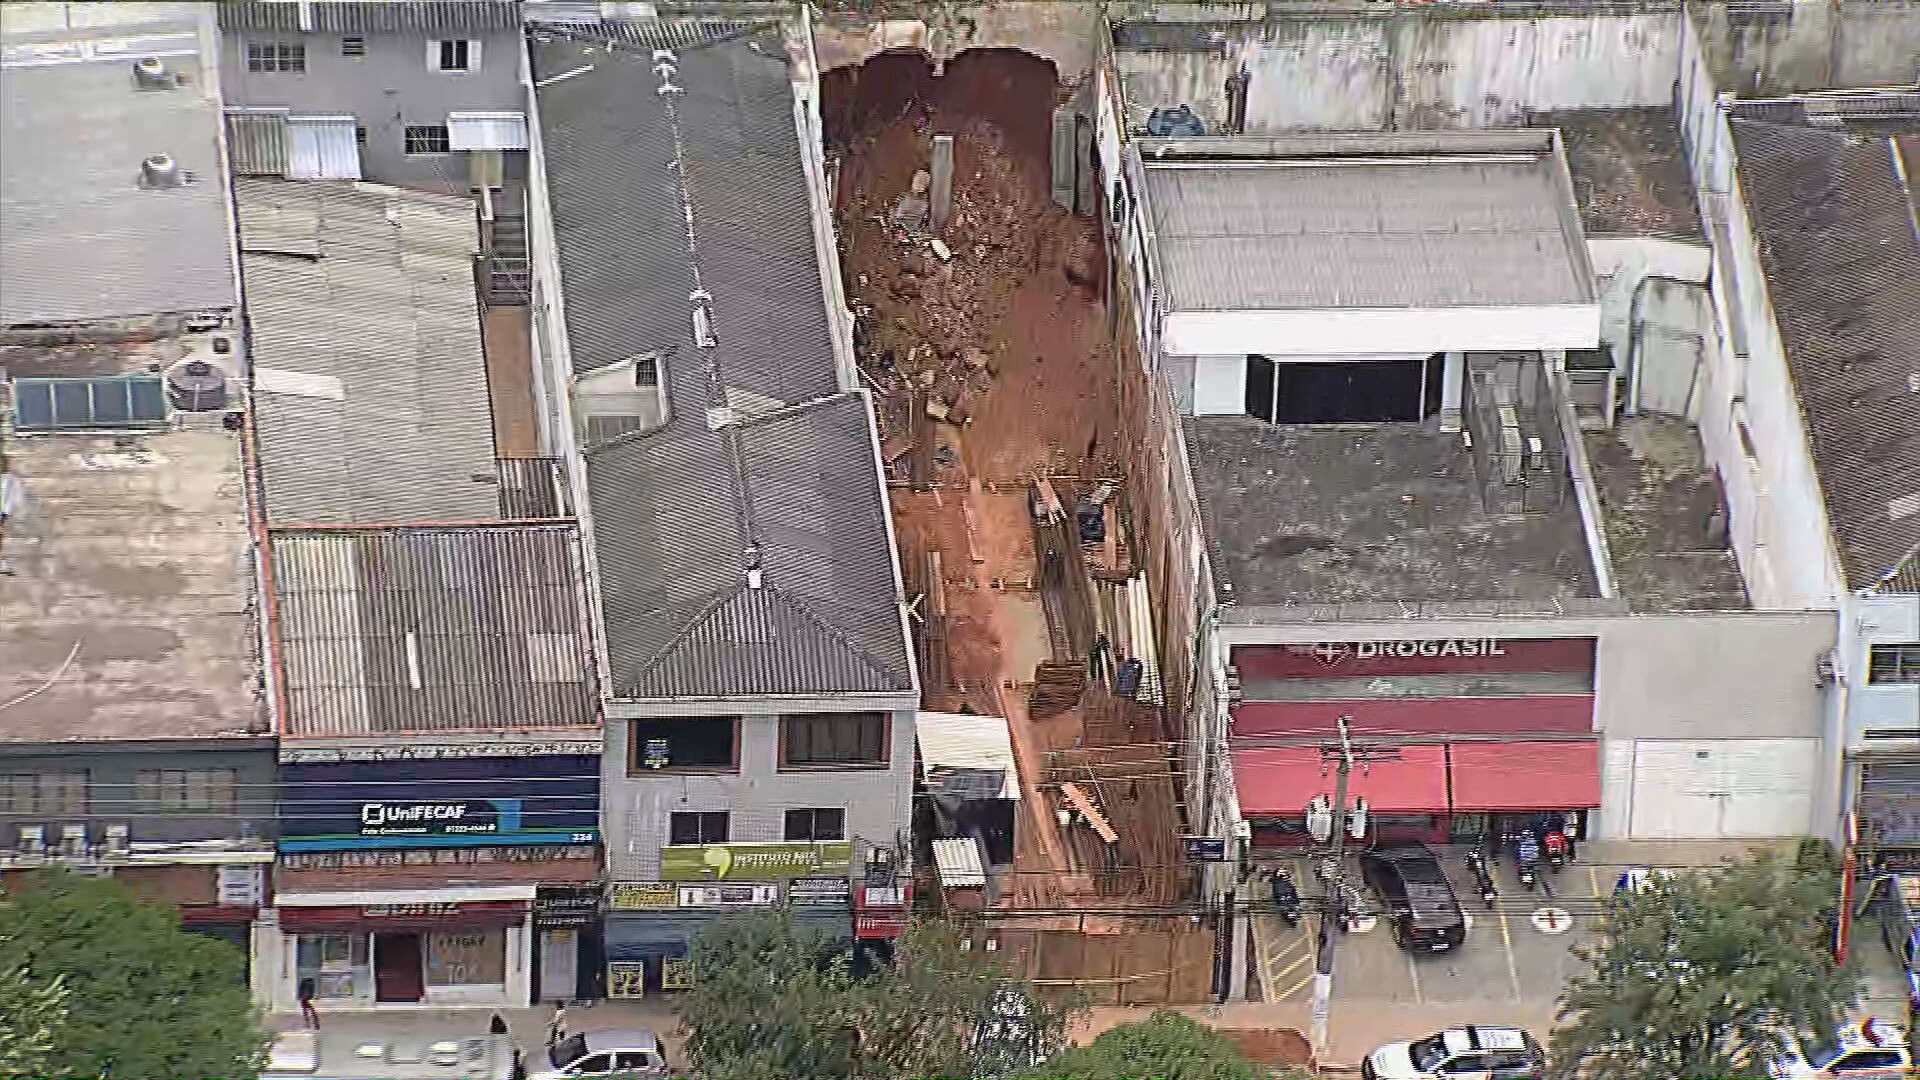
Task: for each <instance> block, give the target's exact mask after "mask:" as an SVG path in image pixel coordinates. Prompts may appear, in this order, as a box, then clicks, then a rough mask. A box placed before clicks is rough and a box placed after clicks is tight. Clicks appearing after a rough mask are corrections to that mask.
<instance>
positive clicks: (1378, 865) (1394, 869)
mask: <svg viewBox="0 0 1920 1080" xmlns="http://www.w3.org/2000/svg"><path fill="white" fill-rule="evenodd" d="M1360 876H1361V878H1362V879H1363V880H1365V881H1366V883H1367V887H1368V888H1371V889H1372V890H1373V891H1374V894H1375V895H1377V896H1379V897H1380V904H1381V906H1382V907H1384V908H1385V909H1386V919H1387V921H1388V922H1389V924H1391V926H1392V929H1393V940H1394V941H1395V942H1397V943H1398V944H1399V945H1400V947H1401V948H1403V949H1407V950H1410V951H1418V952H1443V951H1445V950H1447V949H1451V948H1453V947H1454V946H1456V945H1458V944H1460V943H1461V942H1463V941H1465V940H1466V939H1467V920H1466V916H1465V915H1463V914H1462V913H1461V911H1460V901H1459V899H1458V898H1456V897H1455V896H1454V895H1453V886H1452V885H1449V884H1448V883H1447V875H1446V872H1445V871H1443V870H1442V869H1441V868H1440V859H1439V857H1438V856H1436V855H1435V854H1434V853H1433V852H1431V851H1429V850H1427V847H1426V845H1424V844H1408V845H1404V846H1400V847H1387V848H1375V849H1373V850H1371V851H1367V852H1363V853H1362V854H1361V856H1360Z"/></svg>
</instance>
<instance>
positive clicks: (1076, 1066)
mask: <svg viewBox="0 0 1920 1080" xmlns="http://www.w3.org/2000/svg"><path fill="white" fill-rule="evenodd" d="M1030 1075H1031V1077H1032V1080H1043V1078H1058V1080H1135V1078H1137V1077H1153V1078H1154V1080H1257V1078H1260V1077H1264V1076H1266V1075H1268V1072H1267V1070H1266V1069H1265V1068H1264V1067H1262V1066H1259V1065H1255V1064H1254V1063H1253V1062H1251V1061H1248V1060H1247V1058H1246V1056H1245V1055H1243V1054H1241V1053H1240V1049H1239V1048H1238V1047H1236V1046H1234V1045H1233V1043H1232V1042H1231V1041H1229V1040H1228V1039H1227V1037H1226V1036H1225V1035H1222V1034H1220V1032H1218V1031H1216V1030H1215V1029H1213V1028H1211V1027H1208V1026H1207V1025H1205V1024H1202V1023H1200V1022H1199V1021H1197V1020H1194V1019H1193V1018H1192V1017H1189V1016H1187V1015H1185V1014H1183V1013H1177V1012H1174V1011H1172V1010H1171V1009H1162V1010H1160V1011H1159V1012H1156V1013H1154V1014H1153V1015H1152V1016H1150V1017H1148V1018H1147V1019H1145V1020H1142V1021H1140V1022H1139V1023H1135V1024H1121V1025H1119V1026H1118V1027H1114V1028H1111V1029H1109V1030H1107V1031H1104V1032H1102V1033H1101V1034H1100V1035H1099V1036H1098V1037H1097V1038H1095V1039H1094V1040H1093V1041H1092V1042H1090V1043H1088V1044H1087V1045H1085V1046H1076V1047H1074V1048H1073V1049H1071V1050H1068V1051H1066V1052H1065V1053H1062V1054H1060V1055H1059V1056H1057V1057H1055V1058H1054V1059H1053V1060H1052V1061H1049V1062H1047V1063H1046V1065H1044V1066H1042V1067H1041V1068H1038V1069H1034V1070H1032V1072H1031V1074H1030Z"/></svg>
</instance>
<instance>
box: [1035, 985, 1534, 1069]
mask: <svg viewBox="0 0 1920 1080" xmlns="http://www.w3.org/2000/svg"><path fill="white" fill-rule="evenodd" d="M1489 1008H1491V1006H1487V1005H1438V1004H1431V1005H1394V1004H1387V1003H1381V1002H1370V1001H1348V1002H1345V1003H1342V1002H1341V1000H1340V992H1339V988H1338V986H1337V985H1336V987H1335V989H1334V999H1333V1017H1332V1021H1331V1022H1330V1023H1329V1024H1328V1031H1327V1034H1328V1040H1327V1041H1328V1048H1327V1053H1326V1055H1325V1056H1324V1060H1325V1061H1326V1062H1328V1063H1331V1064H1350V1065H1351V1064H1358V1063H1359V1061H1360V1060H1361V1059H1362V1058H1364V1057H1365V1056H1366V1055H1367V1054H1369V1053H1371V1052H1372V1051H1373V1049H1374V1048H1375V1047H1377V1046H1379V1045H1380V1044H1381V1043H1388V1042H1395V1041H1397V1040H1401V1039H1417V1038H1421V1037H1422V1036H1426V1035H1431V1034H1433V1033H1434V1032H1436V1031H1439V1030H1441V1029H1442V1028H1448V1027H1453V1026H1456V1025H1459V1024H1485V1023H1490V1022H1495V1021H1497V1022H1499V1023H1503V1024H1517V1025H1519V1026H1521V1027H1525V1028H1526V1029H1527V1030H1528V1031H1531V1032H1533V1035H1534V1037H1535V1038H1537V1039H1539V1040H1540V1041H1541V1042H1542V1043H1544V1042H1546V1039H1547V1034H1548V1032H1550V1031H1551V1030H1552V1029H1553V1014H1554V1008H1555V1006H1554V1004H1553V1003H1552V1002H1527V1003H1523V1004H1511V1003H1505V1002H1503V1003H1500V1004H1499V1005H1498V1009H1499V1016H1498V1017H1492V1016H1489V1015H1488V1010H1489ZM1156 1011H1158V1010H1157V1009H1156V1008H1149V1007H1111V1006H1109V1007H1103V1008H1096V1009H1094V1010H1093V1011H1092V1013H1091V1015H1090V1016H1089V1017H1088V1018H1087V1020H1086V1022H1084V1023H1082V1024H1081V1025H1079V1026H1078V1027H1076V1028H1075V1029H1074V1032H1073V1038H1074V1041H1075V1042H1086V1041H1087V1040H1089V1039H1092V1038H1093V1037H1094V1036H1096V1035H1098V1034H1100V1033H1101V1032H1103V1031H1105V1030H1107V1029H1108V1028H1111V1027H1114V1026H1116V1025H1119V1024H1125V1023H1131V1022H1134V1021H1138V1020H1145V1019H1146V1018H1147V1017H1149V1016H1151V1015H1153V1013H1155V1012H1156ZM1174 1011H1176V1012H1181V1013H1185V1014H1186V1015H1188V1016H1191V1017H1193V1018H1194V1019H1196V1020H1199V1021H1202V1022H1203V1023H1207V1024H1211V1025H1213V1026H1214V1027H1220V1028H1292V1029H1293V1030H1295V1031H1298V1032H1299V1033H1300V1034H1301V1035H1303V1036H1304V1035H1307V1034H1309V1033H1310V1032H1311V1031H1312V1028H1313V1018H1312V1010H1311V1007H1310V1006H1309V1005H1307V1004H1305V1003H1299V1004H1296V1003H1291V1002H1289V1003H1281V1004H1268V1003H1264V1002H1252V1001H1249V1002H1233V1003H1230V1004H1226V1005H1213V1006H1208V1005H1189V1006H1180V1007H1177V1008H1176V1009H1175V1010H1174Z"/></svg>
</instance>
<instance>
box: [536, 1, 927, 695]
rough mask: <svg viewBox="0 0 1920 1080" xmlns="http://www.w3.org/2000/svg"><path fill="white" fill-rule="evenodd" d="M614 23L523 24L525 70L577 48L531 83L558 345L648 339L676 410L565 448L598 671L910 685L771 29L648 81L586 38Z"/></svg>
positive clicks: (748, 691) (872, 468) (644, 70)
mask: <svg viewBox="0 0 1920 1080" xmlns="http://www.w3.org/2000/svg"><path fill="white" fill-rule="evenodd" d="M601 34H604V35H606V37H604V38H600V37H596V35H601ZM635 34H638V31H637V30H636V31H634V32H633V33H626V32H617V28H616V29H609V28H605V27H601V28H599V29H590V28H585V27H569V28H566V29H564V30H559V29H553V28H546V29H541V30H536V31H535V32H534V33H533V34H532V42H531V47H532V53H533V62H534V71H535V78H536V80H539V79H544V78H550V77H553V76H556V75H560V74H564V73H567V72H575V71H579V69H582V68H583V67H584V68H587V70H586V71H584V72H582V73H580V74H575V75H571V76H569V77H567V78H565V79H560V80H558V81H554V82H551V83H549V84H547V85H545V86H542V87H540V88H539V89H538V90H537V94H538V98H539V101H538V104H539V113H540V123H541V137H542V145H543V148H544V155H545V166H546V173H547V181H548V188H549V193H550V196H549V198H550V204H551V211H552V214H553V217H554V220H555V227H556V233H557V236H558V245H559V252H558V254H559V262H560V268H561V281H562V286H563V302H564V305H565V308H566V314H567V319H568V327H567V330H568V337H569V341H570V343H571V347H572V350H573V364H574V368H575V370H576V371H587V370H592V369H595V368H599V367H603V366H605V365H607V364H610V363H615V362H618V361H620V360H622V359H624V358H627V357H630V356H632V355H634V354H635V353H638V352H644V351H659V352H662V353H665V354H667V359H666V361H665V363H664V365H663V376H664V382H665V385H666V387H667V390H668V396H669V399H670V401H671V402H672V405H673V413H674V419H673V420H672V421H671V422H670V423H668V424H667V425H666V426H665V427H664V428H663V429H661V430H659V431H656V432H653V433H650V434H644V435H629V436H625V437H622V438H619V439H616V440H614V441H611V442H609V443H607V444H605V445H602V446H599V447H597V448H592V449H590V450H589V451H588V457H587V471H588V478H587V479H588V492H589V498H590V500H591V503H592V508H593V515H594V532H595V536H594V543H595V547H596V552H597V556H598V565H599V569H600V577H601V589H602V605H601V606H602V610H603V615H604V618H605V634H606V641H607V649H608V653H609V656H610V659H611V666H612V669H613V671H612V675H613V692H614V694H615V696H616V697H619V698H629V699H672V698H712V697H760V696H779V695H817V696H829V695H858V694H890V693H891V694H903V695H909V696H910V695H911V694H912V693H913V692H914V690H915V685H914V678H913V667H912V661H911V659H910V657H909V654H908V650H907V643H906V636H905V632H904V627H903V625H902V621H901V607H900V593H899V585H898V580H897V577H896V574H895V569H894V563H893V551H892V548H891V538H890V535H889V531H888V525H887V516H886V515H887V512H888V508H887V502H886V497H885V492H884V489H883V488H882V487H881V485H880V478H879V465H878V461H877V457H876V454H875V450H874V434H873V419H872V415H871V412H870V410H869V409H868V406H867V402H866V398H865V395H864V394H860V393H843V392H842V391H841V388H840V385H839V381H838V376H837V374H836V371H835V361H834V352H833V342H832V338H831V333H830V330H829V327H828V323H827V318H826V312H825V302H824V297H823V294H822V281H821V276H820V273H821V271H820V264H819V255H818V252H817V251H816V250H815V247H814V242H813V235H812V231H811V228H810V225H809V210H808V202H807V188H806V183H807V181H806V178H805V175H804V173H803V171H802V163H801V159H800V149H799V136H798V132H797V130H796V128H795V125H794V118H793V98H792V89H791V85H790V82H789V73H788V71H787V68H786V63H785V60H784V55H785V54H784V50H783V46H782V43H781V42H780V40H779V37H778V35H777V34H775V33H769V32H765V31H759V32H753V33H737V34H716V36H714V37H712V38H710V39H709V40H707V41H705V42H704V43H698V44H690V45H687V46H684V47H682V48H680V49H679V50H678V51H677V55H676V57H675V67H676V70H675V71H674V72H673V74H672V79H673V83H674V85H676V86H679V87H681V88H683V89H684V91H685V92H684V93H683V94H676V95H671V96H663V95H662V94H660V93H659V87H660V84H661V75H660V74H659V73H657V72H656V71H655V69H654V62H653V58H652V55H651V52H650V51H649V50H644V49H633V48H625V49H613V48H610V47H609V45H608V41H609V40H611V39H615V38H619V39H622V40H624V39H625V38H627V37H632V36H634V35H635ZM641 36H645V35H641ZM676 163H677V166H678V167H676ZM683 181H684V186H683ZM689 212H690V213H691V215H692V219H691V236H689V231H690V230H689V220H688V214H689ZM702 288H703V289H705V290H706V291H707V292H709V293H711V294H712V310H713V323H714V329H715V335H716V337H717V339H718V345H717V346H716V347H713V348H707V349H697V348H695V347H694V346H693V341H692V330H691V327H692V313H691V306H690V303H689V295H690V294H691V293H693V292H694V291H695V290H696V289H702ZM743 400H749V401H757V402H758V404H757V406H756V407H754V408H751V409H748V410H746V411H745V412H744V414H743V415H742V416H741V417H740V418H737V419H733V420H732V421H731V422H728V423H724V424H721V425H720V426H719V427H717V428H716V427H710V426H709V409H710V408H712V407H714V406H716V405H720V404H722V403H725V402H728V401H733V402H736V403H738V402H741V401H743ZM756 561H757V563H758V566H759V570H760V573H759V575H758V583H757V586H756V584H755V583H754V582H753V581H751V580H750V576H749V573H748V568H749V566H750V565H752V564H753V563H755V562H756Z"/></svg>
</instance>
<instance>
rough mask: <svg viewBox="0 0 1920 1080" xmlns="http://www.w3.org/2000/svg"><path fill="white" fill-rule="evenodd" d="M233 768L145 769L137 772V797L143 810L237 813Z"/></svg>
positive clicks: (134, 781)
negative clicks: (235, 809)
mask: <svg viewBox="0 0 1920 1080" xmlns="http://www.w3.org/2000/svg"><path fill="white" fill-rule="evenodd" d="M237 780H238V776H237V774H236V773H235V772H234V771H233V770H232V769H142V770H141V771H140V772H138V773H136V774H134V778H133V790H134V797H135V799H136V800H137V801H138V802H139V804H140V808H141V809H143V810H174V811H189V812H190V811H196V810H197V811H204V812H207V813H220V814H227V813H232V812H233V804H234V797H233V789H234V785H235V783H236V782H237Z"/></svg>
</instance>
